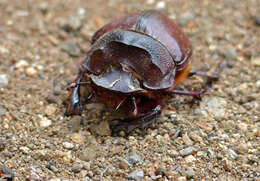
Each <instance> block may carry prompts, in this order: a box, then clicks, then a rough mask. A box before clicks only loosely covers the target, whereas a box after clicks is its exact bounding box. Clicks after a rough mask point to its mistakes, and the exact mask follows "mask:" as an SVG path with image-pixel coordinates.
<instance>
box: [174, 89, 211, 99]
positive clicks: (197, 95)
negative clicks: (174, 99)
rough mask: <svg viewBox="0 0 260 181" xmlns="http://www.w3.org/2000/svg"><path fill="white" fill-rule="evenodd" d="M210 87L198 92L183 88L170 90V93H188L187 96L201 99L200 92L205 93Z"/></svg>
mask: <svg viewBox="0 0 260 181" xmlns="http://www.w3.org/2000/svg"><path fill="white" fill-rule="evenodd" d="M210 89H211V88H208V89H206V90H203V91H200V92H190V91H183V90H172V91H170V93H172V94H178V95H188V96H193V97H195V98H196V99H199V100H200V99H201V94H205V93H206V92H208V91H209V90H210Z"/></svg>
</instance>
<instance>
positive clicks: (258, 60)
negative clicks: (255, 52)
mask: <svg viewBox="0 0 260 181" xmlns="http://www.w3.org/2000/svg"><path fill="white" fill-rule="evenodd" d="M251 62H252V64H253V65H254V66H256V67H260V57H255V58H253V59H252V60H251Z"/></svg>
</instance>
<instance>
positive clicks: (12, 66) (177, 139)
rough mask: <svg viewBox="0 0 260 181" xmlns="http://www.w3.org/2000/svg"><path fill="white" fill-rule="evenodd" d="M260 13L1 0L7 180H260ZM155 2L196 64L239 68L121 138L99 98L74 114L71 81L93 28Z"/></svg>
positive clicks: (217, 7) (0, 124)
mask: <svg viewBox="0 0 260 181" xmlns="http://www.w3.org/2000/svg"><path fill="white" fill-rule="evenodd" d="M259 8H260V2H259V0H247V1H244V0H219V1H214V0H200V1H179V0H165V1H157V0H147V1H144V0H135V1H134V0H133V1H130V0H127V1H122V0H107V1H102V0H95V1H83V0H82V1H80V0H59V1H51V0H49V1H43V0H38V1H33V0H28V1H20V0H0V35H1V36H0V99H1V102H0V170H1V172H2V176H1V174H0V180H1V178H2V179H3V178H4V177H6V178H8V177H13V176H14V179H15V180H26V179H27V180H127V179H133V180H134V179H137V180H138V179H139V180H179V181H184V180H189V179H191V180H203V179H204V180H213V179H214V180H260V159H259V158H260V111H259V110H260V109H259V104H260V93H259V92H260V91H259V90H260V14H259V12H260V9H259ZM145 9H158V10H160V11H162V12H163V13H165V14H166V15H168V16H169V17H170V18H172V19H173V20H174V21H176V22H177V23H178V24H179V25H180V26H181V27H182V28H183V30H184V32H185V33H186V34H187V35H188V36H189V38H190V40H191V42H192V45H193V56H192V58H191V59H192V62H193V67H194V69H203V70H207V71H208V70H209V71H212V70H214V67H215V66H216V65H217V63H218V62H220V61H225V62H226V63H227V67H226V68H225V69H224V71H223V72H222V74H221V76H220V80H219V81H218V82H216V84H215V86H214V89H213V90H212V91H211V92H210V94H209V95H205V96H203V98H202V100H201V101H200V102H196V101H195V103H194V101H193V99H192V98H191V97H185V96H176V97H173V99H172V100H170V101H169V104H168V106H167V107H166V108H165V109H164V111H163V113H162V115H161V116H160V118H159V119H158V121H157V122H156V123H155V124H154V125H153V126H152V127H150V128H149V129H147V130H145V131H142V130H136V131H135V132H133V133H132V134H131V135H130V136H128V137H124V136H111V135H109V134H110V131H111V130H109V128H108V127H107V122H106V120H107V119H108V116H107V114H108V113H109V111H107V110H108V109H107V108H105V107H104V105H103V104H100V103H98V102H94V103H89V104H86V105H85V106H84V112H83V115H82V116H81V117H80V116H76V117H65V116H64V111H65V106H64V104H63V100H64V99H65V98H66V95H67V90H66V87H67V86H68V85H69V83H70V82H72V81H73V80H74V79H75V77H76V74H77V71H78V64H79V62H80V60H81V59H82V57H84V52H86V51H87V50H88V48H89V46H90V41H89V40H90V37H91V35H92V34H93V32H95V30H97V29H98V28H99V27H101V26H102V25H104V24H105V23H107V22H109V21H111V20H112V19H113V18H117V17H119V16H121V15H124V14H127V13H132V12H137V11H141V10H145ZM203 82H204V80H203V79H201V78H200V77H196V76H195V77H193V78H189V80H187V81H186V82H185V83H184V84H183V85H182V86H180V88H181V89H185V90H200V89H201V88H202V87H203ZM102 135H106V136H102Z"/></svg>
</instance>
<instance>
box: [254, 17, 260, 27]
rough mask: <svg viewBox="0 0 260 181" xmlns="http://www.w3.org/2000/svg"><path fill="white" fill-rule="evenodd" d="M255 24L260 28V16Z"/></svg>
mask: <svg viewBox="0 0 260 181" xmlns="http://www.w3.org/2000/svg"><path fill="white" fill-rule="evenodd" d="M255 24H256V25H257V26H260V16H256V17H255Z"/></svg>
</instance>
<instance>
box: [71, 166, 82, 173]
mask: <svg viewBox="0 0 260 181" xmlns="http://www.w3.org/2000/svg"><path fill="white" fill-rule="evenodd" d="M82 168H83V166H82V165H80V164H75V165H73V167H72V169H71V171H73V172H74V173H79V172H80V171H81V170H82Z"/></svg>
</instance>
